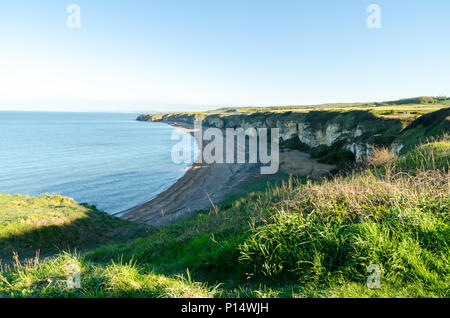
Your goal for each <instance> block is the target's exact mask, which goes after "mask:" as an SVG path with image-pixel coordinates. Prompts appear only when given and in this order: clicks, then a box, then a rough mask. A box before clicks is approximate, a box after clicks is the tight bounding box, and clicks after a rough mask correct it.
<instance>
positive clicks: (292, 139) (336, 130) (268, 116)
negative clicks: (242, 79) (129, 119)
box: [137, 108, 450, 164]
mask: <svg viewBox="0 0 450 318" xmlns="http://www.w3.org/2000/svg"><path fill="white" fill-rule="evenodd" d="M137 120H139V121H151V122H165V123H168V124H188V125H192V124H193V123H194V121H195V120H202V121H203V125H205V126H207V127H216V128H221V129H223V128H243V129H247V128H250V127H253V128H279V129H280V143H281V145H282V146H284V147H286V148H292V149H298V150H301V151H305V152H309V153H311V154H312V155H313V156H314V157H316V158H318V159H319V160H320V161H321V162H323V163H332V164H335V163H341V162H346V161H356V162H362V161H364V160H365V159H367V158H370V155H371V151H372V149H373V147H388V148H390V149H391V150H393V151H394V152H396V153H398V154H402V153H404V152H406V151H407V150H408V149H410V148H411V147H412V146H414V145H415V144H417V143H418V142H420V141H421V140H424V139H426V138H429V137H433V136H436V135H439V134H442V133H444V132H450V108H444V109H441V110H439V111H436V112H432V113H429V114H425V115H422V116H421V117H419V118H418V119H416V120H414V121H413V122H412V123H410V124H408V125H405V123H404V122H402V121H401V119H396V118H383V117H379V116H376V115H374V114H373V113H371V112H370V111H360V110H355V111H342V112H340V111H336V112H334V111H310V112H307V113H302V112H282V113H274V112H257V113H253V114H226V113H223V114H214V113H213V114H208V113H169V114H156V115H140V116H139V117H138V118H137Z"/></svg>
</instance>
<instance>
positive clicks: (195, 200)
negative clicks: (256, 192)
mask: <svg viewBox="0 0 450 318" xmlns="http://www.w3.org/2000/svg"><path fill="white" fill-rule="evenodd" d="M172 126H174V127H176V128H178V129H181V130H183V131H185V132H187V133H190V134H192V135H194V129H193V127H192V126H188V125H185V124H183V125H179V124H177V125H174V124H172ZM194 136H195V135H194ZM197 143H198V144H202V143H201V142H200V141H197ZM203 144H204V143H203ZM334 168H335V166H334V165H326V164H320V163H317V162H316V161H315V160H313V159H311V158H310V156H309V154H306V153H302V152H300V151H297V150H286V149H284V150H281V151H280V172H281V173H284V174H293V175H298V176H311V177H312V178H319V177H320V176H323V175H324V174H327V173H328V172H329V171H331V170H333V169H334ZM266 177H267V176H266V175H262V174H260V165H259V164H248V163H244V164H239V163H233V164H227V163H213V164H204V163H203V164H197V163H194V164H193V165H192V167H190V168H189V169H188V170H187V171H186V173H185V175H184V176H183V177H182V178H180V179H179V180H178V181H177V182H176V183H175V184H174V185H172V186H171V187H170V188H169V189H167V190H166V191H164V192H162V193H160V194H159V195H158V196H157V197H156V198H154V199H153V200H150V201H148V202H146V203H144V204H143V205H141V206H139V207H137V208H135V209H133V210H131V211H130V212H128V213H126V214H124V215H123V216H122V218H124V219H127V220H132V221H135V222H138V223H145V224H150V225H154V226H161V225H168V224H172V223H174V222H176V221H177V220H180V219H183V218H186V217H189V216H190V215H191V214H192V212H194V211H198V210H204V209H210V208H212V207H213V205H214V204H218V203H220V202H221V201H222V200H223V199H224V198H225V196H226V195H227V194H228V193H230V192H231V191H232V190H233V189H236V188H238V187H239V186H242V185H244V184H246V183H249V182H252V181H256V180H259V179H264V178H266Z"/></svg>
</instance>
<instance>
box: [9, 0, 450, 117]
mask: <svg viewBox="0 0 450 318" xmlns="http://www.w3.org/2000/svg"><path fill="white" fill-rule="evenodd" d="M72 3H74V4H78V5H79V6H80V8H81V16H80V17H81V20H80V21H81V28H80V29H69V28H68V27H67V25H66V19H67V17H68V15H69V14H68V13H67V12H66V9H67V6H68V5H69V4H72ZM372 3H374V4H378V5H379V6H380V8H381V28H380V29H369V28H368V27H367V25H366V19H367V17H368V16H369V15H370V14H369V13H367V12H366V9H367V7H368V5H370V4H372ZM449 16H450V1H448V0H430V1H425V0H386V1H384V0H370V1H364V0H345V1H344V0H342V1H336V0H328V1H326V0H308V1H301V0H295V1H294V0H292V1H291V0H276V1H275V0H271V1H266V0H159V1H152V0H71V1H64V0H28V1H24V0H14V1H10V0H0V110H57V111H130V112H137V111H151V110H156V111H185V110H201V109H212V108H216V107H220V106H245V105H261V106H268V105H299V104H319V103H328V102H357V101H382V100H391V99H397V98H404V97H413V96H420V95H450V18H449Z"/></svg>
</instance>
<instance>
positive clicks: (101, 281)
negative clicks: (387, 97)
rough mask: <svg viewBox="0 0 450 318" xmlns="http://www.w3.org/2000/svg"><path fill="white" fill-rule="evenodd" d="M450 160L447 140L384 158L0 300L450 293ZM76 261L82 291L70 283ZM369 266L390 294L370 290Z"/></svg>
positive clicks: (8, 286)
mask: <svg viewBox="0 0 450 318" xmlns="http://www.w3.org/2000/svg"><path fill="white" fill-rule="evenodd" d="M449 158H450V139H449V137H448V136H444V137H442V138H441V139H439V140H436V141H434V142H429V143H427V144H424V145H421V146H418V147H415V148H413V149H411V150H410V151H409V152H408V153H407V155H406V156H404V157H401V158H399V159H396V158H395V156H393V155H392V154H390V153H389V152H386V151H385V150H379V151H378V152H377V153H376V154H375V156H374V158H373V159H374V160H373V161H372V162H370V163H369V165H368V166H367V167H365V168H359V169H357V170H354V171H353V172H352V173H347V174H343V175H340V176H335V177H333V178H330V179H324V180H321V181H314V182H313V181H307V182H300V181H299V180H295V179H291V180H290V181H287V182H285V183H283V184H282V185H279V186H272V187H270V188H268V189H267V190H266V191H263V192H257V193H253V194H250V195H249V196H248V197H246V198H242V199H238V200H234V201H232V202H229V203H227V204H224V205H222V206H219V207H217V208H215V209H212V210H211V211H203V212H200V213H199V214H198V215H197V216H196V217H194V218H192V219H190V220H186V221H183V222H180V223H178V224H176V225H173V226H170V227H166V228H162V229H158V230H153V231H152V233H151V234H150V235H147V236H143V237H140V238H138V239H136V240H134V241H132V242H125V243H123V242H122V243H120V242H117V243H114V244H106V245H104V246H101V247H99V248H97V249H95V250H93V251H91V252H89V253H85V254H74V253H72V254H67V253H61V254H60V255H57V256H56V257H55V258H53V259H52V260H48V261H45V262H37V261H35V262H30V263H28V264H18V263H17V264H16V265H15V266H14V267H13V268H3V269H2V271H1V274H0V295H1V296H13V297H23V296H70V297H86V296H88V297H110V296H139V297H142V296H149V297H161V296H163V297H179V296H181V297H190V296H197V297H198V296H209V297H227V296H239V297H247V296H251V297H282V296H285V297H336V296H341V297H363V296H364V297H367V296H368V297H421V296H422V297H449V294H448V283H449V281H448V277H450V275H449V274H450V268H449V265H448V259H449V257H450V253H449V243H450V222H449V212H450V198H449V192H448V189H449V186H450V184H449V180H450V175H449ZM8 202H9V200H6V201H5V202H4V203H3V206H10V204H11V203H8ZM67 203H70V204H69V205H73V204H75V203H73V202H66V203H63V204H60V205H66V204H67ZM44 210H45V208H44ZM11 211H14V208H13V209H12V210H11ZM24 230H26V229H25V228H24ZM71 264H76V265H78V266H79V267H80V269H81V288H80V289H69V288H68V287H67V285H66V284H65V279H66V277H67V275H68V272H67V268H68V266H69V265H71ZM371 265H372V266H376V267H377V268H379V269H380V270H381V285H380V288H375V289H369V288H368V287H367V285H366V280H367V277H368V275H369V274H370V273H368V272H367V269H368V267H370V266H371ZM371 268H373V267H371Z"/></svg>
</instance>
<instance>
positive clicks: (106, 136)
mask: <svg viewBox="0 0 450 318" xmlns="http://www.w3.org/2000/svg"><path fill="white" fill-rule="evenodd" d="M136 117H137V114H109V113H51V112H0V193H9V194H22V195H31V196H39V195H41V194H43V193H49V194H61V195H64V196H68V197H71V198H74V199H75V200H77V201H78V202H86V203H89V204H94V205H96V206H97V207H98V208H99V209H101V210H103V211H105V212H108V213H110V214H115V215H120V214H122V213H123V212H124V211H127V210H129V209H131V208H133V207H136V206H138V205H140V204H142V203H144V202H146V201H148V200H151V199H153V198H154V197H155V196H156V195H157V194H159V193H161V192H162V191H164V190H166V189H167V188H168V187H170V186H171V185H172V184H173V183H175V182H176V181H177V180H178V179H179V178H181V177H182V176H183V174H184V173H185V171H186V169H187V167H188V166H189V165H190V164H188V163H183V164H175V163H173V162H172V159H171V150H172V147H173V146H174V145H175V144H176V143H178V142H179V141H177V140H171V134H172V132H173V130H174V128H172V127H171V126H169V125H167V124H163V123H148V122H138V121H136V120H135V119H136ZM191 138H192V137H191ZM192 142H193V143H194V141H193V140H192ZM193 145H194V144H193ZM193 147H195V146H193Z"/></svg>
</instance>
